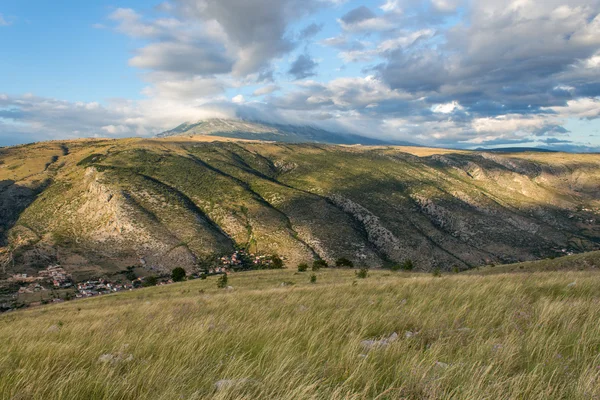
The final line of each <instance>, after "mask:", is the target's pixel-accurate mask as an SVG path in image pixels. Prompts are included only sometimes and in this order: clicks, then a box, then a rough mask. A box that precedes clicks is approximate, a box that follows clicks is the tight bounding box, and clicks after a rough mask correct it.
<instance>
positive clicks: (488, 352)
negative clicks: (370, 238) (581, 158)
mask: <svg viewBox="0 0 600 400" xmlns="http://www.w3.org/2000/svg"><path fill="white" fill-rule="evenodd" d="M311 274H312V272H306V273H302V274H300V273H296V272H295V271H292V270H283V271H266V272H250V273H242V274H233V275H230V277H229V285H231V286H232V287H233V289H231V288H230V289H217V285H216V278H209V279H207V280H195V281H190V282H185V283H182V284H174V285H170V286H164V287H157V288H149V289H142V290H138V291H134V292H128V293H124V294H117V295H110V296H107V297H102V298H94V299H88V300H80V301H74V302H70V303H64V304H59V305H52V306H44V307H38V308H33V309H29V310H24V311H19V312H14V313H10V314H6V315H3V316H0V398H2V399H103V398H111V399H137V398H141V399H203V398H216V399H238V398H245V399H373V398H378V399H398V398H408V399H422V398H427V399H437V398H458V399H514V398H528V399H594V398H599V397H600V324H599V323H598V321H599V320H600V274H599V273H597V272H593V271H579V272H574V271H566V272H565V271H563V272H543V273H538V272H536V273H531V274H497V275H463V274H458V275H457V274H448V275H443V276H442V277H433V276H432V275H430V274H428V275H417V274H407V273H392V272H388V271H371V272H370V275H369V277H368V278H367V279H357V278H356V277H355V275H354V272H353V271H350V270H321V271H320V272H317V273H316V275H317V282H316V283H314V284H311V283H309V280H310V275H311ZM284 282H285V284H284ZM292 283H293V284H292ZM282 284H284V285H282ZM394 334H397V338H395V337H396V335H394Z"/></svg>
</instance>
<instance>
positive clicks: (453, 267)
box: [452, 265, 460, 274]
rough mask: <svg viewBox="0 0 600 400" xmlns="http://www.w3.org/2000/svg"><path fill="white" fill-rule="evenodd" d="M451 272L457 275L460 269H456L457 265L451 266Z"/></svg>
mask: <svg viewBox="0 0 600 400" xmlns="http://www.w3.org/2000/svg"><path fill="white" fill-rule="evenodd" d="M452 272H454V273H455V274H458V273H459V272H460V268H459V267H458V265H453V266H452Z"/></svg>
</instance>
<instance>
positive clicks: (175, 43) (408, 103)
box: [0, 0, 600, 150]
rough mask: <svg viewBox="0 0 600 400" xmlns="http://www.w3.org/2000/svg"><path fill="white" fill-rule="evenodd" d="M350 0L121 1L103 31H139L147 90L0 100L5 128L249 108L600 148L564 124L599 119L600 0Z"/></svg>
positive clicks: (427, 137)
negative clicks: (133, 4)
mask: <svg viewBox="0 0 600 400" xmlns="http://www.w3.org/2000/svg"><path fill="white" fill-rule="evenodd" d="M342 3H344V1H343V0H244V1H242V0H172V1H171V2H168V3H162V4H161V5H159V6H158V7H156V8H155V9H154V10H152V11H146V12H145V13H144V14H141V13H140V12H139V10H133V9H128V8H119V9H116V10H114V11H113V12H112V13H111V14H110V15H108V16H107V20H106V21H102V22H103V24H102V25H103V26H106V27H108V28H111V29H113V30H115V31H117V32H119V33H120V34H122V35H126V36H129V37H131V38H134V39H136V40H135V41H134V42H133V43H136V44H138V48H136V49H134V50H133V51H132V56H131V59H130V60H129V65H130V66H132V67H134V68H136V69H139V70H140V71H142V73H141V74H140V76H141V78H142V79H143V80H144V81H145V82H146V84H147V86H146V87H145V88H144V90H143V95H144V96H145V98H144V99H142V100H137V101H128V100H112V101H109V102H106V103H102V104H98V103H74V102H62V101H60V100H55V99H49V98H39V97H35V96H8V95H0V132H3V133H0V135H1V134H4V135H6V134H7V132H9V131H10V132H19V133H21V134H26V133H27V132H29V133H31V132H44V134H43V135H46V136H47V137H53V136H56V137H59V136H61V135H62V136H69V137H75V136H78V135H79V136H94V135H109V136H115V137H116V136H129V135H150V134H153V133H156V132H159V131H162V130H165V129H169V128H172V127H173V126H176V125H178V124H179V123H181V122H183V121H189V120H198V119H202V118H209V117H214V116H218V117H223V118H226V117H236V116H237V117H244V118H254V119H265V120H269V121H271V122H285V123H306V121H310V122H311V123H314V124H316V125H318V126H320V127H323V128H325V129H335V130H347V131H350V132H354V133H360V134H363V135H370V136H374V137H380V138H386V139H397V140H409V141H414V142H419V143H421V144H425V145H440V146H458V147H476V146H491V145H503V144H512V145H515V144H521V143H530V144H531V143H534V144H541V145H545V146H553V147H557V146H563V147H561V148H567V147H566V146H569V147H568V148H569V149H588V150H589V149H591V148H593V146H589V145H588V144H585V143H578V142H577V141H576V140H575V139H574V137H575V136H576V135H574V134H573V133H571V132H569V131H568V130H567V129H566V128H565V126H571V125H568V124H569V123H570V122H572V121H574V120H575V121H581V120H589V121H598V120H599V119H600V99H599V98H600V0H570V1H566V0H548V1H544V2H539V1H538V2H536V1H533V0H478V1H467V0H423V1H422V0H385V1H384V0H381V1H378V2H375V3H370V2H366V1H362V2H357V3H356V4H355V5H356V7H354V8H352V9H350V10H349V11H348V9H346V8H344V12H342V11H340V10H341V8H339V7H337V5H339V4H342ZM325 8H328V10H327V13H328V14H323V15H321V16H320V18H317V19H315V20H313V18H311V17H312V16H313V14H315V13H318V12H320V11H322V10H324V9H325ZM331 13H334V16H335V18H331ZM2 21H6V20H4V19H1V16H0V25H2ZM315 21H330V22H325V24H321V23H317V22H315ZM325 32H326V33H327V38H325V39H322V40H320V41H319V42H318V43H315V37H319V36H321V35H322V34H323V33H325ZM140 43H141V44H140ZM315 45H320V46H325V47H326V49H325V50H326V55H322V54H321V53H317V51H318V50H320V51H321V52H323V50H324V49H323V48H320V49H314V46H315ZM310 54H313V55H314V54H319V60H318V62H317V61H316V60H315V59H313V58H312V57H311V56H310ZM332 55H333V57H332ZM347 64H352V65H347ZM344 68H345V69H344ZM342 69H344V70H343V71H342ZM336 71H337V73H339V75H336ZM339 71H342V72H339ZM240 93H243V94H244V95H242V94H240ZM249 93H251V95H250V94H249ZM250 96H252V98H250ZM252 100H254V101H252ZM258 100H260V101H258ZM592 123H597V122H592ZM588 136H589V135H588ZM586 137H587V136H586ZM590 140H592V139H590ZM593 140H597V139H593Z"/></svg>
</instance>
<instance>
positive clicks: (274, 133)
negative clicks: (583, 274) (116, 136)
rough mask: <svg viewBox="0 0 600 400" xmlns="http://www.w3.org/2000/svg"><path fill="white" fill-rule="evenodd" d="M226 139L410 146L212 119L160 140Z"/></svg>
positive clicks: (313, 130) (189, 124)
mask: <svg viewBox="0 0 600 400" xmlns="http://www.w3.org/2000/svg"><path fill="white" fill-rule="evenodd" d="M194 135H208V136H222V137H229V138H236V139H254V140H264V141H274V142H286V143H328V144H347V145H350V144H363V145H386V144H396V145H408V146H414V144H413V143H406V142H397V143H396V142H386V141H383V140H379V139H373V138H369V137H365V136H361V135H355V134H351V133H342V132H331V131H327V130H324V129H320V128H316V127H313V126H310V125H289V124H287V125H285V124H274V123H269V122H264V121H252V120H243V119H223V118H212V119H206V120H201V121H197V122H185V123H183V124H181V125H179V126H178V127H176V128H174V129H172V130H170V131H166V132H163V133H160V134H159V135H157V136H158V137H162V138H164V137H171V136H194Z"/></svg>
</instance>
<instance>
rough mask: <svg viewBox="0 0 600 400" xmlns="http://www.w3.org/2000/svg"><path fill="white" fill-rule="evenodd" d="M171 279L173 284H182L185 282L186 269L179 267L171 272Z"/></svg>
mask: <svg viewBox="0 0 600 400" xmlns="http://www.w3.org/2000/svg"><path fill="white" fill-rule="evenodd" d="M171 279H173V282H181V281H183V280H185V269H183V268H181V267H177V268H175V269H174V270H173V272H171Z"/></svg>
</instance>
